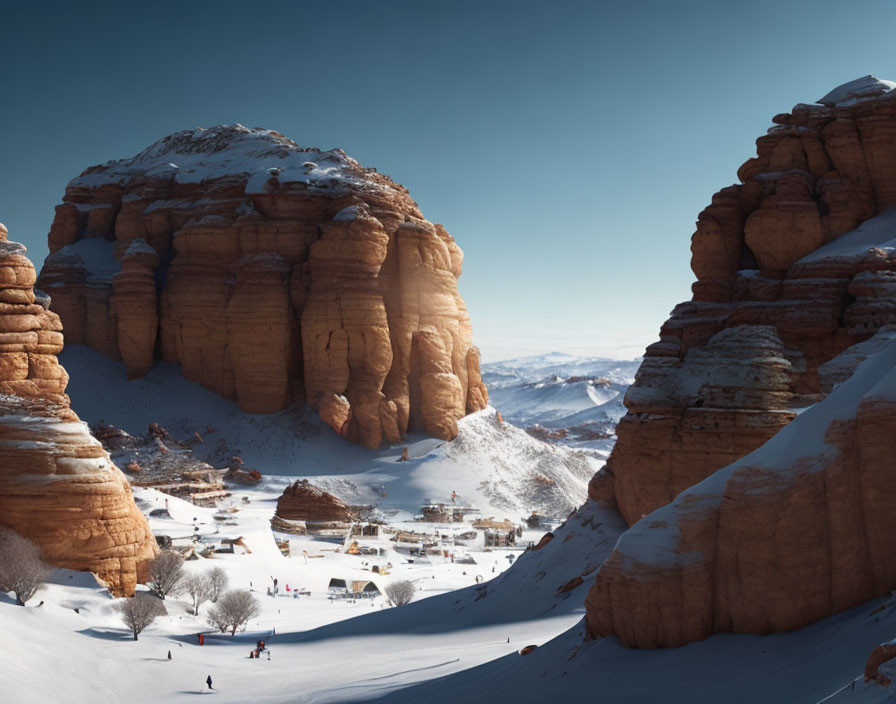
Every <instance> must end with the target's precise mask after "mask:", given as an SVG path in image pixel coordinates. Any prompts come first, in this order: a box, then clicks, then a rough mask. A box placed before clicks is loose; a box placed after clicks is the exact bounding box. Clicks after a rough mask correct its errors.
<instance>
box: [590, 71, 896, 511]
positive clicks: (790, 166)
mask: <svg viewBox="0 0 896 704" xmlns="http://www.w3.org/2000/svg"><path fill="white" fill-rule="evenodd" d="M891 87H892V86H891V85H890V84H889V83H886V82H880V81H877V80H876V79H872V78H870V77H869V78H866V79H860V80H859V81H857V82H854V83H853V84H847V86H844V87H841V88H840V89H838V90H837V91H834V92H832V93H831V94H830V95H828V96H825V98H824V99H823V101H822V102H823V104H816V105H804V104H800V105H797V106H796V107H795V108H794V109H793V111H792V112H791V113H788V114H783V115H777V116H775V118H774V119H773V121H774V122H775V123H776V125H775V126H774V127H772V128H771V129H770V130H769V133H768V134H767V135H765V136H763V137H761V138H760V139H759V140H757V156H756V157H754V158H753V159H750V160H749V161H748V162H747V163H746V164H744V165H743V166H742V167H741V168H740V170H739V172H738V176H739V178H740V180H741V183H740V184H738V185H735V186H730V187H728V188H724V189H722V190H721V191H720V192H719V193H717V194H716V195H715V196H714V197H713V199H712V203H711V204H710V205H709V206H708V207H707V208H706V209H705V210H704V211H703V212H702V213H701V214H700V217H699V220H698V222H697V231H696V233H695V234H694V237H693V241H692V246H691V251H692V253H693V257H692V260H691V266H692V268H693V270H694V273H695V274H696V275H697V279H698V281H697V282H696V283H695V284H694V287H693V293H694V297H693V300H692V301H690V302H688V303H683V304H681V305H679V306H677V307H676V308H675V310H674V311H673V312H672V316H671V318H670V319H669V320H668V321H666V323H665V324H664V325H663V326H662V329H661V330H660V341H659V342H657V343H655V344H653V345H651V346H650V347H649V348H648V349H647V352H646V354H645V359H644V362H643V364H642V366H641V369H640V370H639V372H638V375H637V378H636V381H635V384H634V385H633V386H632V387H631V389H630V390H629V392H628V394H627V396H626V406H627V407H628V410H629V412H628V415H626V416H625V417H624V418H623V419H622V421H621V422H620V423H619V426H618V429H617V436H618V442H617V444H616V447H615V449H614V451H613V453H612V455H611V457H610V459H609V460H608V462H607V465H606V468H605V470H604V471H602V472H601V473H600V475H599V476H598V477H596V478H595V481H594V482H593V484H592V489H591V495H592V498H598V497H599V496H600V497H601V498H602V499H603V500H606V499H610V500H615V501H616V502H617V504H618V507H619V510H620V511H621V512H622V514H623V516H624V517H625V519H626V521H627V522H628V523H629V524H632V523H634V522H635V521H637V520H638V519H639V518H641V517H642V516H644V515H646V514H648V513H650V512H651V511H653V510H655V509H656V508H658V507H660V506H662V505H663V504H665V503H667V502H669V501H671V500H672V499H673V498H674V497H675V496H676V495H677V494H678V493H679V492H681V491H682V490H684V489H685V488H687V487H689V486H691V485H693V484H695V483H696V482H698V481H700V480H702V479H704V478H705V477H707V476H709V475H710V474H712V473H713V472H715V471H716V470H718V469H720V468H721V467H724V466H725V465H727V464H729V463H731V462H733V461H735V460H737V459H739V458H740V457H743V456H744V455H745V454H747V453H748V452H750V451H752V450H754V449H756V448H757V447H759V446H760V445H762V443H764V442H765V441H766V440H768V439H769V438H771V437H772V436H773V435H775V434H776V433H777V432H778V431H779V430H780V429H781V428H782V427H784V426H785V425H786V424H787V423H788V422H789V421H790V420H792V418H793V417H794V411H793V409H794V408H798V407H802V406H806V405H807V404H808V403H811V402H813V401H815V400H818V398H820V397H821V395H822V394H823V393H824V391H825V390H824V389H822V388H821V383H820V380H819V375H818V369H819V367H820V366H821V365H822V364H824V363H825V362H827V361H828V360H830V359H832V358H833V357H835V356H837V355H838V354H839V353H840V352H842V351H843V350H844V349H846V348H847V347H849V346H850V345H852V344H854V343H855V342H858V341H861V340H864V339H867V338H868V337H870V336H871V335H873V334H874V332H875V331H876V330H877V329H879V328H880V327H881V326H882V325H886V324H888V323H891V322H896V298H894V296H893V294H894V293H896V259H894V256H893V254H892V250H891V249H886V248H881V247H876V246H875V245H877V244H881V243H885V242H886V241H888V240H889V239H891V237H890V235H889V230H888V228H889V224H888V223H889V216H888V215H887V214H884V215H881V216H880V218H883V220H872V221H871V222H870V223H868V225H865V226H863V228H862V230H859V231H857V232H853V233H851V234H849V235H845V234H844V233H847V232H849V231H852V230H854V229H855V228H857V227H858V226H859V225H861V224H862V223H864V222H866V221H868V220H869V219H870V218H873V217H874V216H877V215H878V214H881V213H884V211H887V213H889V212H890V211H889V210H888V209H890V208H891V207H892V206H894V205H896V91H894V92H890V89H891ZM863 230H864V231H865V232H864V233H863ZM868 230H871V231H872V232H871V233H870V234H869V232H867V231H868ZM848 242H856V243H857V244H856V245H855V247H853V249H852V250H849V251H843V252H838V250H837V247H840V246H846V245H845V244H844V243H848ZM832 248H833V249H832ZM598 484H600V487H598Z"/></svg>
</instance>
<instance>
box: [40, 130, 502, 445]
mask: <svg viewBox="0 0 896 704" xmlns="http://www.w3.org/2000/svg"><path fill="white" fill-rule="evenodd" d="M49 242H50V250H51V255H50V256H49V257H48V258H47V261H46V264H45V266H44V269H43V271H42V273H41V280H40V284H41V286H43V287H46V288H47V289H49V290H51V291H52V293H53V309H54V310H55V311H56V312H58V314H59V315H60V317H61V318H62V321H63V324H64V326H65V328H66V334H67V339H68V341H69V342H70V343H75V344H87V345H90V346H92V347H94V348H96V349H98V350H100V351H101V352H103V353H104V354H106V355H108V356H110V357H113V358H116V359H117V358H121V359H123V360H124V362H125V364H126V365H127V368H128V373H129V375H131V376H139V375H142V374H145V373H146V372H147V371H148V370H149V369H150V368H151V366H152V364H153V363H154V361H155V360H157V359H159V358H161V359H164V360H166V361H168V362H172V363H175V364H180V366H181V370H182V372H183V374H184V376H186V377H187V378H188V379H191V380H193V381H196V382H199V383H201V384H203V385H204V386H206V387H208V388H210V389H212V390H213V391H215V392H217V393H219V394H221V395H223V396H225V397H227V398H235V399H236V400H237V402H238V403H239V405H240V407H241V408H243V409H244V410H246V411H249V412H253V413H270V412H273V411H277V410H280V409H282V408H284V407H286V406H287V405H288V404H290V403H292V402H295V401H299V402H307V403H308V404H309V405H311V406H312V407H313V408H314V409H316V410H319V411H320V413H321V416H322V417H323V418H324V420H325V421H326V422H327V423H328V424H329V425H331V426H332V427H333V428H334V430H336V432H338V433H340V434H341V435H342V436H343V437H345V438H347V439H349V440H352V441H356V442H359V443H361V444H363V445H365V446H367V447H377V446H379V445H380V444H381V443H382V442H398V441H399V440H400V439H401V437H402V436H403V435H404V433H406V432H408V431H421V432H426V433H428V434H430V435H433V436H435V437H439V438H443V439H451V438H453V437H455V436H456V434H457V421H458V420H459V419H460V418H461V417H463V416H464V415H465V414H467V413H471V412H473V411H477V410H480V409H482V408H484V407H485V405H486V403H487V400H488V394H487V392H486V389H485V386H484V385H483V383H482V379H481V377H480V373H479V353H478V350H477V349H476V348H475V347H473V345H472V329H471V326H470V320H469V316H468V315H467V310H466V307H465V305H464V302H463V300H462V299H461V298H460V296H459V294H458V292H457V278H458V276H460V273H461V264H462V260H463V255H462V253H461V250H460V248H459V247H458V246H457V245H456V244H455V242H454V240H453V239H452V238H451V237H450V236H449V235H448V233H447V232H446V231H445V230H444V228H442V227H441V226H439V225H433V224H431V223H429V222H427V221H426V220H424V219H423V216H422V214H421V213H420V211H419V209H418V208H417V205H416V204H415V203H414V201H413V200H411V198H410V196H409V194H408V192H407V191H406V190H405V189H404V188H402V187H401V186H399V185H397V184H395V183H393V182H392V181H391V180H389V179H388V178H387V177H385V176H383V175H381V174H378V173H376V172H375V171H374V170H372V169H365V168H363V167H361V166H360V165H359V164H358V163H357V162H355V161H354V160H352V159H351V158H349V157H348V156H346V155H345V154H344V153H343V152H342V151H340V150H332V151H329V152H321V151H319V150H316V149H308V150H305V149H300V148H298V147H297V146H296V145H295V144H294V143H293V142H291V141H290V140H288V139H286V138H284V137H283V136H282V135H280V134H278V133H276V132H271V131H268V130H261V129H253V130H249V129H246V128H244V127H242V126H239V125H236V126H231V127H215V128H212V129H209V130H196V131H189V132H179V133H176V134H173V135H171V136H169V137H166V138H165V139H163V140H161V141H159V142H157V143H156V144H154V145H152V146H151V147H149V148H148V149H146V150H144V151H143V152H141V153H140V154H138V155H137V156H135V157H133V158H131V159H126V160H123V161H118V162H110V163H108V164H105V165H102V166H96V167H93V168H91V169H88V170H87V171H86V172H84V173H83V174H82V175H81V176H80V177H78V178H76V179H75V180H73V181H72V182H71V183H70V184H69V185H68V188H67V189H66V193H65V197H64V200H63V204H62V205H60V206H58V207H57V211H56V218H55V220H54V222H53V226H52V228H51V231H50V236H49ZM154 255H155V256H154ZM157 341H158V351H157V350H156V344H157Z"/></svg>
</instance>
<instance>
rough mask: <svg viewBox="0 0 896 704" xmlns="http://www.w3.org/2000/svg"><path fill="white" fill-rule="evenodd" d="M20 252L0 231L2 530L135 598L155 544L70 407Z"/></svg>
mask: <svg viewBox="0 0 896 704" xmlns="http://www.w3.org/2000/svg"><path fill="white" fill-rule="evenodd" d="M34 278H35V274H34V267H33V266H32V265H31V262H30V261H29V260H28V259H27V257H25V248H24V247H23V246H22V245H20V244H16V243H13V242H8V241H7V240H6V228H4V227H3V226H2V225H0V525H2V526H5V527H7V528H12V529H13V530H15V531H17V532H19V533H21V534H22V535H24V536H25V537H27V538H29V539H31V540H33V541H34V542H35V543H37V544H38V545H39V546H40V549H41V555H42V557H43V559H44V560H46V561H47V562H49V563H51V564H53V565H58V566H60V567H68V568H70V569H75V570H90V571H92V572H95V573H96V574H97V575H98V576H99V577H100V578H102V579H103V580H105V581H106V582H107V583H108V584H109V585H110V588H111V589H112V590H113V591H114V592H116V593H118V594H130V593H133V591H134V587H135V586H136V584H137V581H138V579H142V578H143V577H144V572H145V569H146V566H147V563H148V561H149V560H150V559H152V557H153V556H154V555H155V553H156V543H155V540H154V538H153V536H152V533H151V532H150V530H149V525H148V524H147V522H146V519H145V517H144V516H143V514H142V513H140V511H139V510H138V509H137V507H136V505H135V504H134V500H133V497H132V495H131V489H130V485H129V484H128V481H127V479H126V478H125V477H124V475H123V474H122V473H121V472H120V471H119V470H118V468H117V467H115V465H114V464H112V462H111V461H110V459H109V455H108V454H107V453H106V451H105V450H104V449H103V447H102V445H101V444H100V443H99V442H98V441H97V440H96V439H95V438H93V437H92V436H91V434H90V432H89V431H88V429H87V426H86V425H85V424H84V423H82V422H81V421H80V420H78V416H77V415H75V413H74V412H73V411H72V410H71V409H70V408H69V405H68V397H67V396H66V395H65V386H66V384H67V382H68V375H67V374H66V373H65V370H64V369H63V368H62V367H61V366H60V365H59V363H58V361H57V360H56V354H57V353H58V352H60V351H61V350H62V343H63V339H62V333H61V329H62V326H61V324H60V322H59V318H58V316H57V315H56V314H55V313H53V312H52V311H50V310H48V308H47V307H48V304H49V300H48V299H47V297H46V296H44V295H39V296H36V295H35V293H34V291H33V289H32V286H33V284H34Z"/></svg>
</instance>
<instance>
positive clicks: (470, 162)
mask: <svg viewBox="0 0 896 704" xmlns="http://www.w3.org/2000/svg"><path fill="white" fill-rule="evenodd" d="M894 21H896V3H893V2H889V1H880V2H861V1H860V0H854V1H853V2H849V3H847V2H845V1H843V0H841V1H839V2H829V1H827V0H816V1H814V2H805V3H798V2H790V3H782V2H765V1H762V0H751V1H750V2H727V1H723V0H715V1H714V2H698V1H694V2H689V1H688V0H679V1H677V2H663V1H657V2H646V1H645V2H634V1H628V2H612V3H611V2H562V1H556V0H555V1H553V2H527V1H526V0H515V1H514V2H488V1H487V0H479V1H478V2H465V1H462V0H453V1H452V2H429V1H421V0H416V1H414V2H390V1H389V0H381V1H380V2H370V1H365V2H351V1H333V2H326V3H324V2H313V3H309V2H302V1H300V0H293V1H291V2H279V3H278V2H265V1H264V0H256V1H254V2H249V1H244V2H238V3H237V2H223V1H222V2H192V1H190V0H181V1H180V2H171V3H167V2H143V3H134V2H120V1H119V2H114V3H113V2H109V3H100V2H89V1H84V2H70V3H69V2H66V3H58V4H56V3H52V2H49V3H48V2H37V1H36V0H29V1H28V2H11V1H10V0H0V125H2V130H0V167H2V168H0V221H2V222H4V223H5V224H6V225H7V226H8V228H9V230H10V234H11V237H12V238H13V239H15V240H18V241H21V242H24V243H25V244H26V245H27V246H28V249H29V252H30V254H31V256H32V257H33V259H34V261H35V264H37V265H38V266H39V265H40V262H41V261H42V260H43V258H44V256H45V255H46V252H47V249H46V235H47V232H48V229H49V225H50V222H51V221H52V218H53V207H54V206H55V205H56V204H57V203H58V202H59V201H60V199H61V197H62V194H63V191H64V188H65V184H66V183H67V182H68V181H69V180H70V179H71V178H73V177H74V176H76V175H78V173H80V172H81V171H82V170H83V169H85V168H86V167H87V166H90V165H93V164H97V163H100V162H103V161H106V160H109V159H114V158H122V157H126V156H131V155H133V154H135V153H136V152H138V151H140V150H141V149H143V148H144V147H146V146H148V145H149V144H151V143H152V142H154V141H155V140H157V139H159V138H160V137H163V136H165V135H166V134H169V133H171V132H174V131H177V130H181V129H188V128H193V127H197V126H203V127H208V126H211V125H214V124H220V123H234V122H240V123H242V124H245V125H248V126H261V127H267V128H270V129H275V130H278V131H280V132H282V133H283V134H285V135H286V136H288V137H290V138H292V139H293V140H295V141H296V142H297V143H299V144H300V145H301V146H314V147H320V148H323V149H329V148H332V147H342V148H343V149H345V150H346V151H347V152H348V153H349V154H351V155H352V156H354V157H355V158H356V159H358V160H359V161H360V162H361V163H362V164H364V165H366V166H374V167H376V168H377V169H378V170H379V171H381V172H384V173H386V174H389V175H390V176H391V177H392V178H393V179H395V180H396V181H398V182H399V183H402V184H403V185H405V186H407V187H408V188H409V189H410V191H411V194H412V195H413V196H414V198H415V199H416V200H417V202H418V203H419V204H420V207H421V209H422V210H423V213H424V214H425V215H426V217H427V218H428V219H429V220H432V221H433V222H440V223H442V224H444V225H445V226H446V227H447V228H448V231H449V232H450V233H451V234H452V235H453V236H454V237H455V239H456V240H457V241H458V243H459V244H460V246H461V247H462V248H463V250H464V252H465V253H466V258H465V263H464V274H463V276H462V277H461V293H462V294H463V296H464V298H465V299H466V301H467V304H468V307H469V309H470V313H471V316H472V319H473V326H474V332H475V337H476V340H477V342H478V344H479V345H480V347H481V348H482V351H483V357H484V358H485V359H486V360H487V361H488V360H496V359H500V358H505V357H510V356H518V355H522V354H532V353H539V352H546V351H550V350H560V351H567V352H571V353H574V354H595V355H596V354H612V355H613V356H622V357H634V356H637V355H639V354H641V352H642V351H643V348H644V346H645V345H647V344H649V343H650V342H652V341H653V340H655V339H656V337H657V332H658V329H659V326H660V324H661V323H662V321H663V320H664V319H665V318H666V317H667V315H668V313H669V311H670V310H671V309H672V307H673V306H674V305H675V304H676V303H678V302H679V301H682V300H686V299H687V298H689V296H690V290H689V287H690V284H691V282H692V280H693V276H692V274H691V271H690V268H689V259H690V252H689V243H690V236H691V234H692V232H693V229H694V221H695V220H696V217H697V214H698V213H699V212H700V210H701V209H702V208H703V207H704V206H705V205H706V204H707V203H709V200H710V198H711V196H712V194H713V193H714V192H715V191H717V190H718V189H720V188H721V187H723V186H726V185H729V184H730V183H733V182H734V181H735V179H736V176H735V173H736V169H737V167H738V166H739V165H740V164H741V163H742V162H743V161H745V160H746V159H747V158H749V157H750V156H752V155H753V154H754V150H755V147H754V142H755V139H756V138H757V137H759V136H760V135H761V134H763V133H764V132H765V129H766V128H767V127H768V126H769V125H770V124H771V123H770V119H771V117H772V116H773V115H774V114H776V113H778V112H783V111H787V110H789V109H790V108H791V107H792V106H793V105H794V104H796V103H797V102H812V101H814V100H816V99H817V98H819V97H820V96H822V95H823V94H824V93H826V92H827V91H828V90H829V89H831V88H833V87H834V86H836V85H839V84H840V83H843V82H845V81H848V80H851V79H854V78H857V77H859V76H862V75H865V74H868V73H872V74H874V75H877V76H879V77H881V78H890V79H894V78H896V66H894V58H896V51H894V48H893V47H894V44H893V27H894V24H896V22H894Z"/></svg>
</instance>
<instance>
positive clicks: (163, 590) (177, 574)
mask: <svg viewBox="0 0 896 704" xmlns="http://www.w3.org/2000/svg"><path fill="white" fill-rule="evenodd" d="M183 576H184V559H183V558H182V557H181V556H180V554H179V553H176V552H174V550H162V552H161V553H159V556H158V557H156V559H155V560H153V561H152V562H151V563H150V565H149V579H147V580H146V586H148V587H149V588H150V589H151V590H152V591H153V592H155V594H156V596H158V597H159V599H164V598H165V597H166V596H168V595H170V596H176V595H177V594H179V593H180V581H181V579H182V578H183Z"/></svg>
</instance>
